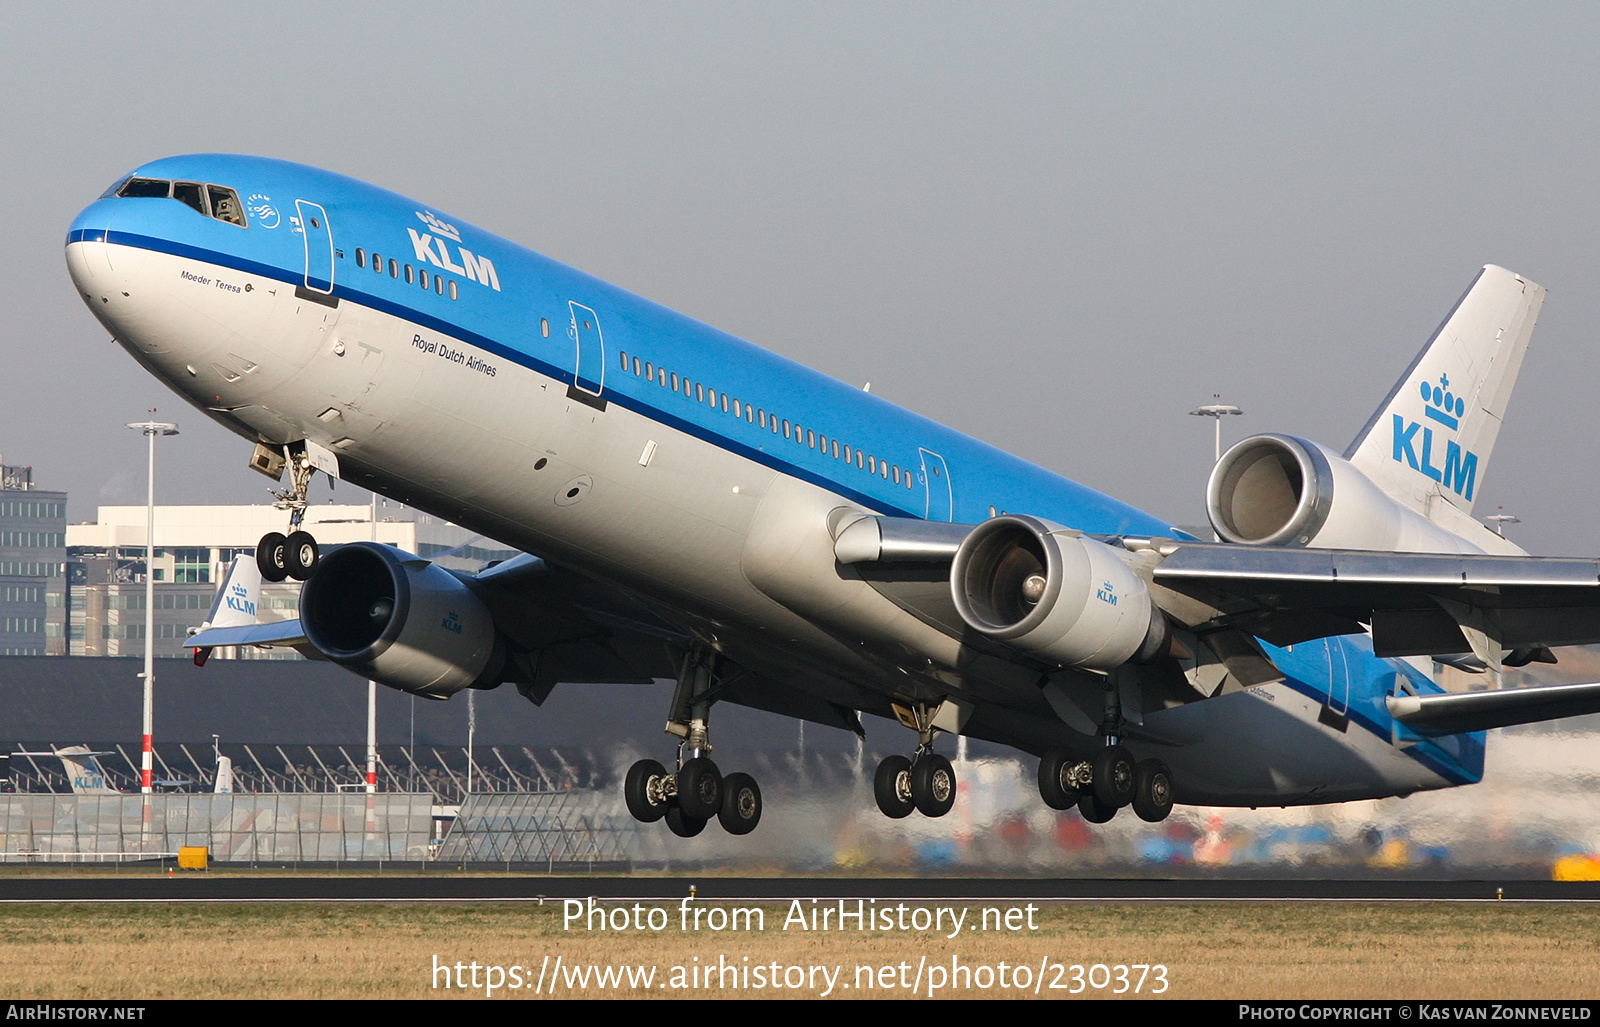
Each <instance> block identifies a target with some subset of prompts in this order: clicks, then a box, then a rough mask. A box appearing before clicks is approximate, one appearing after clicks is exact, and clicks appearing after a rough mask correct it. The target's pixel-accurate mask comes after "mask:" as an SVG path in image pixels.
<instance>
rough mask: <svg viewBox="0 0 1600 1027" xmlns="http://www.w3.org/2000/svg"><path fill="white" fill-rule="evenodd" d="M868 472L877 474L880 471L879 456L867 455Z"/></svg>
mask: <svg viewBox="0 0 1600 1027" xmlns="http://www.w3.org/2000/svg"><path fill="white" fill-rule="evenodd" d="M867 473H868V474H877V473H878V458H877V457H875V456H869V457H867Z"/></svg>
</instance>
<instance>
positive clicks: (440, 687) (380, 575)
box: [300, 542, 505, 699]
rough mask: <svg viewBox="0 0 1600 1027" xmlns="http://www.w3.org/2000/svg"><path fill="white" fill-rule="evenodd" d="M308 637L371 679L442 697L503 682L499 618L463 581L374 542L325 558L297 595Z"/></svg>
mask: <svg viewBox="0 0 1600 1027" xmlns="http://www.w3.org/2000/svg"><path fill="white" fill-rule="evenodd" d="M300 624H301V627H302V629H303V630H304V631H305V635H306V641H308V642H310V643H311V644H312V645H313V646H315V647H316V649H317V650H318V651H319V652H321V653H322V654H323V655H324V656H326V657H327V658H328V659H329V660H331V661H332V662H334V663H337V664H339V665H340V666H342V667H344V668H345V669H347V670H351V671H354V672H355V673H357V674H361V675H363V676H365V677H368V678H371V679H372V680H374V681H377V682H380V683H382V684H385V685H388V686H389V687H391V688H398V689H401V690H402V691H406V692H413V693H415V694H417V695H424V696H428V697H430V698H437V699H443V698H446V697H448V696H449V695H451V694H453V693H455V692H458V691H460V690H461V689H463V688H471V687H473V686H480V687H481V686H487V685H490V684H493V683H494V682H496V681H498V680H499V678H498V675H499V671H500V669H501V666H502V665H503V664H504V662H505V653H504V647H503V644H502V643H500V641H499V639H498V637H497V634H496V632H495V627H494V619H493V617H492V616H491V615H490V613H489V610H488V608H487V607H486V606H485V605H484V604H483V602H482V601H481V600H480V599H479V598H478V597H477V596H475V595H473V594H472V592H471V591H470V590H469V589H468V588H467V586H466V585H465V584H463V583H462V581H461V579H459V578H457V577H456V576H455V575H453V574H451V573H450V572H449V571H447V570H444V569H443V568H441V567H437V566H435V565H433V564H431V563H429V562H428V561H427V560H424V559H422V558H421V557H417V556H412V555H410V554H409V553H404V552H401V551H400V550H397V549H394V548H391V547H389V546H384V545H379V544H377V543H375V542H356V543H353V544H351V545H347V546H341V547H340V548H338V549H336V550H334V551H333V552H331V553H329V554H328V555H326V556H324V557H323V558H322V560H321V562H320V564H319V565H318V567H317V569H316V572H315V573H314V574H312V576H311V579H310V580H309V581H307V582H306V583H305V586H304V587H303V588H302V589H301V592H300Z"/></svg>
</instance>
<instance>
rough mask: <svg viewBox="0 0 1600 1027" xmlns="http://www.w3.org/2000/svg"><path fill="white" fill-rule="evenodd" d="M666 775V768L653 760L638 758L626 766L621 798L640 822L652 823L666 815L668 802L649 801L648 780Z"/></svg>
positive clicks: (634, 817)
mask: <svg viewBox="0 0 1600 1027" xmlns="http://www.w3.org/2000/svg"><path fill="white" fill-rule="evenodd" d="M666 776H667V770H666V768H665V767H663V766H662V765H661V764H659V763H657V762H656V761H655V760H640V761H639V762H637V763H635V764H634V765H633V766H631V767H629V768H628V776H627V778H626V779H625V780H624V781H623V784H622V799H623V801H624V802H626V803H627V804H628V812H629V813H631V814H633V819H635V820H637V821H639V823H641V824H653V823H655V822H656V821H657V820H660V819H661V818H662V817H664V816H666V815H667V807H668V805H669V803H668V802H667V801H666V800H662V801H661V802H651V801H650V782H651V781H652V780H659V779H660V778H663V777H666Z"/></svg>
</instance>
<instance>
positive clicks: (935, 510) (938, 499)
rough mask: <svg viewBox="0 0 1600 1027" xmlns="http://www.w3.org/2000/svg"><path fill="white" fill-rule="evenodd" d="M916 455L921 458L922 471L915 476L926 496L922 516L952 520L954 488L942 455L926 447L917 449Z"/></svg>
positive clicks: (935, 519)
mask: <svg viewBox="0 0 1600 1027" xmlns="http://www.w3.org/2000/svg"><path fill="white" fill-rule="evenodd" d="M917 455H918V456H920V457H921V458H922V471H921V473H919V474H918V475H917V477H918V478H919V479H920V480H921V484H922V491H923V495H924V496H925V497H926V500H925V505H924V508H923V516H924V517H926V518H927V519H928V520H930V521H952V520H954V519H955V489H954V488H953V487H952V486H951V484H950V469H949V468H948V467H946V466H945V463H944V457H942V456H940V455H939V454H938V453H935V452H933V451H932V450H927V449H919V450H917Z"/></svg>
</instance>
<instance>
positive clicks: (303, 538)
mask: <svg viewBox="0 0 1600 1027" xmlns="http://www.w3.org/2000/svg"><path fill="white" fill-rule="evenodd" d="M283 557H284V560H283V562H284V567H285V569H286V570H287V571H288V572H289V577H291V578H293V579H294V580H296V581H304V580H306V579H307V578H309V577H311V572H312V571H314V570H316V569H317V562H318V561H320V560H321V559H322V550H321V549H320V548H319V547H318V546H317V540H316V539H314V538H312V537H311V533H310V532H309V531H296V532H291V533H290V535H289V537H288V538H287V539H285V540H284V547H283Z"/></svg>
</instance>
